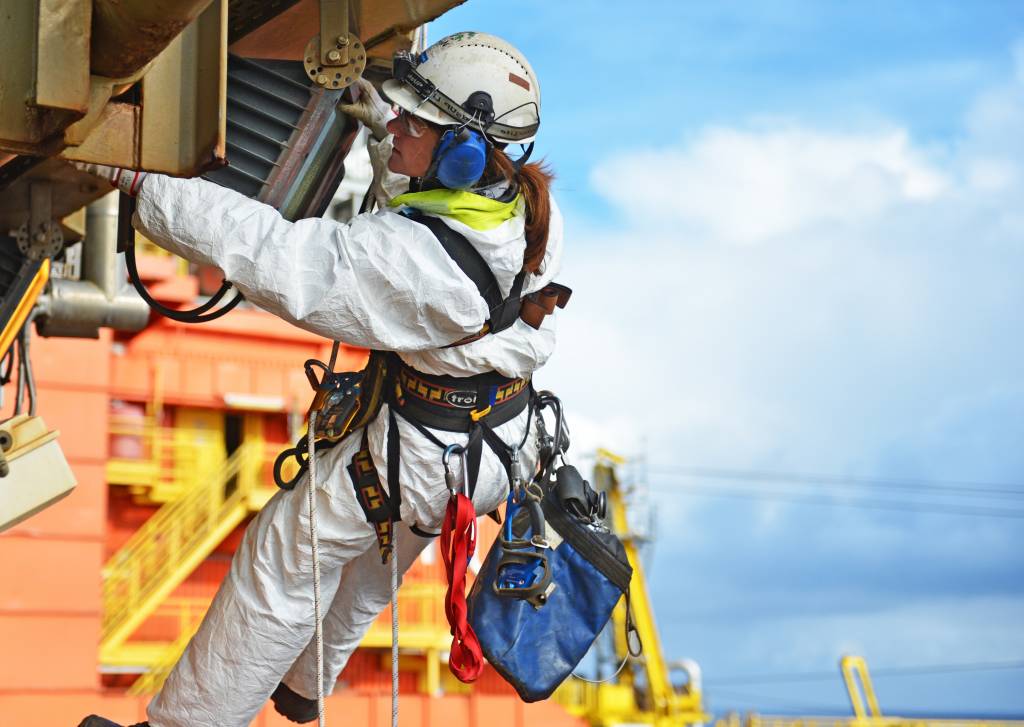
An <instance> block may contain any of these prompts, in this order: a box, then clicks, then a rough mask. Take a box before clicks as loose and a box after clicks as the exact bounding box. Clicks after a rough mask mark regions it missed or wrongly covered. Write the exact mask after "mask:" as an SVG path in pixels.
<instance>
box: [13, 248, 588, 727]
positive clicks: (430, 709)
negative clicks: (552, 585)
mask: <svg viewBox="0 0 1024 727" xmlns="http://www.w3.org/2000/svg"><path fill="white" fill-rule="evenodd" d="M181 265H182V262H181V261H179V260H176V259H173V258H169V257H162V256H158V255H155V254H150V255H146V256H140V268H141V269H140V273H141V275H142V277H143V279H144V280H145V281H146V282H147V284H148V285H149V286H150V288H151V290H152V291H153V293H154V294H155V296H156V297H158V298H159V299H160V300H162V301H163V302H165V303H186V302H191V301H193V300H194V299H195V296H196V294H197V292H198V290H199V278H198V277H197V276H195V275H192V274H188V273H187V271H185V270H183V269H182V268H181ZM31 350H32V355H31V360H32V362H33V365H34V373H35V379H36V383H37V387H38V394H37V397H38V402H39V412H40V413H41V414H42V415H43V417H44V419H45V421H46V423H47V425H48V426H49V427H50V428H53V429H58V430H60V439H59V441H60V444H61V447H62V448H63V451H64V454H65V455H66V457H67V459H68V462H69V463H70V465H71V468H72V470H73V472H74V475H75V477H76V478H77V481H78V485H77V487H76V488H75V490H74V491H73V492H72V493H71V494H70V495H69V496H68V497H67V498H65V499H64V500H62V501H60V502H58V503H57V504H55V505H54V506H52V507H50V508H48V509H46V510H44V511H43V512H41V513H39V514H37V515H35V516H34V517H31V518H29V519H28V520H26V521H24V522H22V523H21V524H19V525H18V526H16V527H15V528H13V529H11V530H8V531H6V532H4V533H2V534H0V582H2V583H3V584H4V585H3V588H2V590H0V644H2V645H3V655H4V658H3V659H2V660H0V724H2V725H5V726H7V725H10V726H12V727H14V726H17V727H34V726H37V725H38V726H39V727H44V726H45V727H61V726H64V725H68V726H70V725H75V724H77V723H78V721H79V720H80V719H81V718H82V717H83V716H85V715H86V714H89V713H98V714H103V715H105V716H107V717H109V718H111V719H115V720H118V721H121V722H123V723H132V722H136V721H141V720H143V719H145V705H146V703H147V701H148V700H149V697H150V694H151V693H152V692H154V691H155V690H156V689H158V688H159V685H160V684H161V683H162V680H163V678H164V677H165V676H166V673H167V670H168V669H169V668H170V666H171V665H173V663H174V661H175V660H176V659H177V656H178V655H179V654H180V653H181V650H182V649H183V648H184V645H185V644H186V643H187V641H188V639H189V638H190V637H191V634H192V633H193V631H194V629H195V627H196V625H197V624H198V621H199V618H200V617H201V615H202V613H203V612H204V611H205V609H206V606H207V605H208V603H209V600H210V598H211V597H212V596H213V594H214V592H215V590H216V588H217V585H218V584H219V582H220V580H221V579H222V578H223V577H224V575H225V573H226V572H227V568H228V564H229V563H230V559H231V554H232V552H233V549H234V548H235V547H236V545H237V543H238V542H239V540H240V536H241V533H242V531H243V530H244V528H245V526H246V524H247V523H248V521H249V520H250V519H251V517H252V515H253V513H254V512H256V511H257V510H258V509H259V508H260V506H261V505H262V504H263V503H264V502H266V500H267V498H269V497H270V496H271V495H272V494H273V492H274V485H273V479H272V476H271V463H272V462H273V458H274V457H275V456H276V454H277V453H278V452H279V451H280V450H281V448H283V447H284V446H285V445H286V443H288V442H290V441H294V440H295V438H296V436H297V435H298V434H300V433H301V429H302V426H303V424H302V418H303V414H304V411H305V407H306V406H307V404H308V401H309V399H310V396H311V391H310V389H309V384H308V383H307V381H306V379H305V376H304V374H303V371H302V363H303V361H305V360H306V359H307V358H320V359H324V360H326V358H327V357H328V356H329V351H330V342H328V341H325V340H323V339H321V338H318V337H316V336H313V335H311V334H308V333H306V332H304V331H301V330H299V329H297V328H294V327H292V326H290V325H288V324H286V323H284V322H282V321H280V320H278V319H276V318H273V317H272V316H270V315H268V314H264V313H262V312H259V311H255V310H242V309H240V310H236V311H235V312H233V313H232V314H230V315H228V316H226V317H225V318H222V319H219V320H217V321H214V322H210V323H206V324H202V325H198V326H187V325H183V324H179V323H175V322H173V321H170V320H168V319H165V318H160V317H156V316H154V317H153V319H152V320H151V323H150V325H149V326H148V327H147V328H146V329H144V330H143V331H141V332H140V333H138V334H134V335H124V336H122V335H121V334H114V333H111V332H110V330H108V329H103V331H102V333H101V335H100V338H99V340H83V339H62V338H49V339H47V338H39V337H34V338H33V339H32V342H31ZM364 358H365V352H364V351H361V350H358V349H352V348H344V347H343V348H342V351H341V354H340V356H339V368H342V369H347V370H351V369H355V368H358V367H359V366H360V365H361V363H362V361H363V359H364ZM6 388H7V391H6V392H5V393H6V394H7V396H6V401H5V402H4V407H3V416H4V417H7V416H10V414H11V411H12V406H13V399H14V397H13V395H12V392H11V389H13V385H11V386H8V387H6ZM482 530H483V537H482V541H483V544H482V545H481V548H482V549H486V545H487V543H488V542H489V541H490V540H491V539H492V538H493V535H494V532H495V530H494V526H493V525H490V526H488V525H482ZM443 589H444V574H443V568H442V564H441V562H440V557H439V556H438V553H437V549H436V545H434V546H432V547H430V548H428V549H427V550H426V551H425V553H424V555H423V556H422V557H421V559H420V561H419V562H417V564H416V565H415V566H414V567H413V569H412V570H411V571H410V573H409V574H408V575H407V577H406V580H405V585H404V586H403V587H402V590H401V592H400V595H399V613H400V618H401V625H402V631H401V638H400V646H401V657H400V669H401V678H400V685H401V695H402V696H401V700H402V701H401V704H402V721H403V723H404V724H408V725H433V726H435V727H436V726H438V725H456V724H457V725H467V726H472V725H484V724H486V725H487V727H505V726H506V725H507V726H508V727H513V726H514V727H520V726H522V725H525V724H526V723H527V721H529V723H530V724H532V725H545V726H551V727H558V726H559V725H576V724H582V722H581V721H580V720H579V719H577V718H575V717H572V716H570V714H569V713H568V712H567V711H566V710H565V709H563V708H562V707H561V706H560V705H559V704H557V703H555V702H554V701H549V702H544V703H539V704H532V705H527V704H524V703H522V702H521V701H520V700H519V699H518V697H517V696H516V695H515V693H514V692H513V690H512V689H511V687H509V686H508V685H507V684H505V682H504V681H503V680H502V679H501V678H500V677H499V676H498V675H497V674H496V673H495V672H494V671H493V670H491V669H490V668H488V669H487V670H485V673H484V676H483V677H482V678H481V679H480V680H479V681H478V682H477V683H476V684H475V685H473V686H472V687H467V686H466V685H463V684H461V683H459V682H457V681H455V680H454V678H453V677H451V676H450V675H449V674H448V670H447V667H446V665H445V664H444V659H445V657H446V648H447V645H448V644H449V643H450V638H451V637H450V635H449V633H448V626H447V623H446V622H445V618H444V610H443ZM312 617H313V616H312V612H311V613H310V618H311V619H312ZM389 620H390V613H388V612H385V613H384V614H382V616H381V620H379V621H378V623H377V624H375V625H374V627H373V628H372V629H371V631H370V633H369V634H368V635H367V637H366V639H365V641H364V644H363V646H362V648H360V649H359V650H358V651H357V652H356V654H355V655H354V656H353V658H352V660H351V661H350V663H349V665H348V667H347V668H346V669H345V671H344V673H343V674H342V676H341V680H340V683H339V685H338V688H337V689H336V691H335V694H334V695H333V696H332V697H330V698H329V699H328V701H327V712H328V715H332V714H333V715H337V717H335V719H336V720H338V719H343V720H344V723H345V724H351V725H377V724H379V725H384V724H387V723H389V720H390V686H391V681H390V669H391V664H390V626H389ZM253 724H256V725H261V726H267V727H269V726H270V725H284V724H291V723H289V722H287V721H286V720H285V719H284V718H282V717H280V716H279V715H277V714H276V713H275V712H274V711H273V709H272V708H271V707H269V706H268V707H267V708H266V709H264V711H263V712H262V713H261V714H260V715H259V717H258V718H257V720H256V721H255V722H254V723H253Z"/></svg>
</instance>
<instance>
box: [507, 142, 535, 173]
mask: <svg viewBox="0 0 1024 727" xmlns="http://www.w3.org/2000/svg"><path fill="white" fill-rule="evenodd" d="M519 148H520V149H523V153H522V154H521V155H520V157H519V158H518V159H516V160H515V161H514V162H512V166H514V167H515V168H516V173H517V174H518V173H519V172H521V171H522V169H523V165H524V164H526V162H528V161H530V155H531V154H533V142H532V141H531V142H530V144H529V145H528V146H525V147H524V146H523V145H522V144H520V145H519Z"/></svg>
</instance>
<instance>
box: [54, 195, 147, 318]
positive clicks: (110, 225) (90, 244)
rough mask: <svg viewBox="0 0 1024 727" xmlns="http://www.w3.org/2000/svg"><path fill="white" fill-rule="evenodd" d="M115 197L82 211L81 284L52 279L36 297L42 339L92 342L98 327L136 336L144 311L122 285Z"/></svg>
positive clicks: (123, 270) (124, 281)
mask: <svg viewBox="0 0 1024 727" xmlns="http://www.w3.org/2000/svg"><path fill="white" fill-rule="evenodd" d="M117 208H118V192H111V193H110V194H108V195H105V196H103V197H101V198H99V199H98V200H96V201H95V202H93V203H92V204H90V205H89V206H88V207H87V208H86V212H85V241H84V243H83V245H82V280H60V279H57V280H52V281H51V282H50V288H49V290H48V292H47V293H46V295H44V296H40V298H39V313H38V315H39V323H38V324H37V328H38V330H39V333H40V334H41V335H43V336H62V337H73V338H98V337H99V329H100V328H101V327H106V328H115V329H117V330H119V331H140V330H142V329H143V328H145V327H146V325H147V324H148V323H149V306H148V305H146V301H144V300H142V298H140V297H139V294H138V293H136V292H135V291H134V290H133V289H131V288H130V287H128V284H127V271H126V268H125V263H124V256H123V255H118V254H117Z"/></svg>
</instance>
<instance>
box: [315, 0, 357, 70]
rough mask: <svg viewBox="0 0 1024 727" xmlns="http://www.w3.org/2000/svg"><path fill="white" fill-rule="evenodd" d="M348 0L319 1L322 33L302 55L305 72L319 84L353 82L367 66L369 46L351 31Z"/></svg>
mask: <svg viewBox="0 0 1024 727" xmlns="http://www.w3.org/2000/svg"><path fill="white" fill-rule="evenodd" d="M349 11H350V2H349V0H320V34H319V35H316V36H314V37H313V38H311V39H310V41H309V43H307V44H306V50H305V53H304V54H303V65H304V66H305V68H306V73H307V74H308V75H309V77H310V78H312V79H313V81H314V82H315V83H316V84H317V85H318V86H323V87H324V88H333V89H340V88H345V87H346V86H349V85H351V84H352V83H353V82H354V81H355V80H356V79H358V78H359V77H360V76H361V75H362V73H363V70H364V69H365V68H366V49H365V48H364V47H363V44H362V43H361V42H360V41H359V38H358V37H357V36H356V35H355V34H354V33H352V32H350V30H349Z"/></svg>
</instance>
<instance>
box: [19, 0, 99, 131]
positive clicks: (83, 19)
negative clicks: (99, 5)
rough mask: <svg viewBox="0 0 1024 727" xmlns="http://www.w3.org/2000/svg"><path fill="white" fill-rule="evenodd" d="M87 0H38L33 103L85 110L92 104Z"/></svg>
mask: <svg viewBox="0 0 1024 727" xmlns="http://www.w3.org/2000/svg"><path fill="white" fill-rule="evenodd" d="M91 19H92V4H91V3H90V2H88V1H87V0H39V16H38V26H37V40H36V84H35V97H34V98H33V100H32V105H33V106H49V107H52V108H60V109H67V110H69V111H73V112H77V113H78V114H79V115H82V114H85V111H86V108H87V107H88V105H89V34H88V33H86V32H84V31H85V29H86V28H88V27H89V23H90V21H91Z"/></svg>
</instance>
